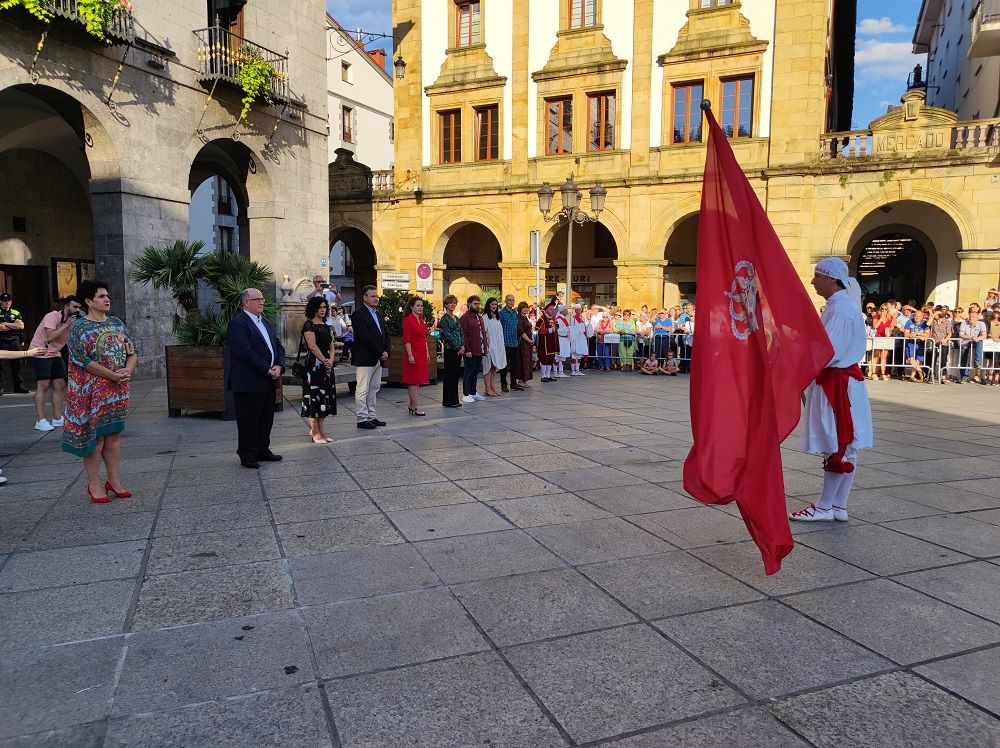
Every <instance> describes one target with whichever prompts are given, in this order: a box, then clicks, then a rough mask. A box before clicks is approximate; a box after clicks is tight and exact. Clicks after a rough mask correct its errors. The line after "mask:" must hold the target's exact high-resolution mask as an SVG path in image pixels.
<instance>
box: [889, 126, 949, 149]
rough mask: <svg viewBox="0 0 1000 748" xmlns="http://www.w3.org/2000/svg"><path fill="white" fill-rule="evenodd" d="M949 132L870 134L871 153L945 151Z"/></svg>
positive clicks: (941, 130)
mask: <svg viewBox="0 0 1000 748" xmlns="http://www.w3.org/2000/svg"><path fill="white" fill-rule="evenodd" d="M950 140H951V132H950V130H945V129H940V128H935V129H933V130H915V131H913V132H893V133H879V132H875V133H873V134H872V151H873V153H874V154H875V155H879V154H886V153H900V152H902V151H928V150H942V151H943V150H946V149H947V148H948V147H949V146H950V145H951V143H950Z"/></svg>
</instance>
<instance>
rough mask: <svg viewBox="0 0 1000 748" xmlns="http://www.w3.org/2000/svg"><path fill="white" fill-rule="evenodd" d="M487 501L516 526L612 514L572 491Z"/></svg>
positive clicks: (532, 525)
mask: <svg viewBox="0 0 1000 748" xmlns="http://www.w3.org/2000/svg"><path fill="white" fill-rule="evenodd" d="M488 503H489V505H490V506H492V507H493V508H494V509H495V510H496V511H497V512H499V513H500V514H501V515H502V516H504V517H506V518H507V519H508V520H509V521H510V522H511V523H513V524H515V525H517V526H518V527H538V526H539V525H557V524H560V523H562V522H573V521H575V520H581V519H605V518H607V517H610V516H612V515H611V514H610V513H609V512H606V511H604V510H603V509H601V508H599V507H596V506H594V505H593V504H591V503H588V502H586V501H584V500H583V499H581V498H579V497H577V496H575V495H574V494H571V493H557V494H550V495H548V496H526V497H524V498H522V499H503V500H502V501H490V502H488Z"/></svg>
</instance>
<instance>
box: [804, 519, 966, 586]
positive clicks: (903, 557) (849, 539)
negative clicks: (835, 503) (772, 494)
mask: <svg viewBox="0 0 1000 748" xmlns="http://www.w3.org/2000/svg"><path fill="white" fill-rule="evenodd" d="M848 511H850V510H848ZM817 524H818V523H817ZM797 542H799V543H802V544H804V545H807V546H809V547H810V548H814V549H816V550H818V551H822V552H823V553H826V554H828V555H830V556H833V557H834V558H839V559H840V560H841V561H846V562H847V563H849V564H853V565H854V566H857V567H859V568H862V569H864V570H865V571H869V572H871V573H873V574H878V575H889V574H901V573H903V572H906V571H918V570H920V569H929V568H932V567H935V566H945V565H947V564H954V563H957V562H959V561H967V560H968V559H969V557H968V556H966V555H964V554H962V553H957V552H955V551H952V550H948V549H947V548H942V547H940V546H936V545H933V544H931V543H927V542H925V541H923V540H919V539H917V538H913V537H910V536H909V535H905V534H904V533H900V532H894V531H893V530H890V529H888V528H886V527H881V526H879V525H851V524H848V525H847V526H844V527H833V528H830V529H829V530H827V531H825V532H810V533H808V534H805V535H800V536H797Z"/></svg>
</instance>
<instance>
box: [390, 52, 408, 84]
mask: <svg viewBox="0 0 1000 748" xmlns="http://www.w3.org/2000/svg"><path fill="white" fill-rule="evenodd" d="M392 68H393V70H395V71H396V80H398V81H401V80H403V76H405V75H406V61H405V60H404V59H403V56H402V55H399V54H397V55H396V59H395V60H393V62H392Z"/></svg>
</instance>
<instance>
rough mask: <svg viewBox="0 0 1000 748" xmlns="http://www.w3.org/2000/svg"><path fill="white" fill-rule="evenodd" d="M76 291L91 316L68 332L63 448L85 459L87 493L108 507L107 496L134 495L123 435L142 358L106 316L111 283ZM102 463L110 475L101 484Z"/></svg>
mask: <svg viewBox="0 0 1000 748" xmlns="http://www.w3.org/2000/svg"><path fill="white" fill-rule="evenodd" d="M76 293H77V298H79V299H80V301H82V302H83V304H84V305H85V306H86V307H87V316H86V317H83V318H82V319H79V320H77V321H76V322H74V323H73V327H72V328H71V329H70V335H69V383H68V386H67V388H66V416H65V425H64V427H63V450H64V451H66V452H69V453H70V454H75V455H77V456H78V457H82V458H83V466H84V468H85V469H86V471H87V495H88V496H90V499H91V501H93V502H95V503H97V504H105V503H107V502H108V501H110V498H109V496H108V494H109V493H111V494H114V495H115V496H117V497H118V498H120V499H126V498H128V497H130V496H131V495H132V492H131V491H129V490H128V489H126V488H125V487H124V485H123V484H122V477H121V435H122V432H123V431H124V430H125V416H126V414H127V412H128V401H129V390H130V386H131V381H132V371H133V370H134V369H135V365H136V364H137V363H138V362H139V357H138V356H137V355H136V353H135V346H134V345H133V344H132V339H131V336H130V335H129V332H128V330H127V329H125V325H124V324H123V323H122V321H121V320H120V319H118V318H117V317H112V316H110V315H109V314H108V312H109V311H110V310H111V296H110V295H109V293H108V284H107V283H105V282H103V281H99V280H85V281H83V282H82V283H81V284H80V287H79V288H78V289H77V292H76ZM102 461H103V462H104V469H105V473H106V474H107V479H106V480H105V482H104V484H103V485H102V484H101V462H102Z"/></svg>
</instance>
